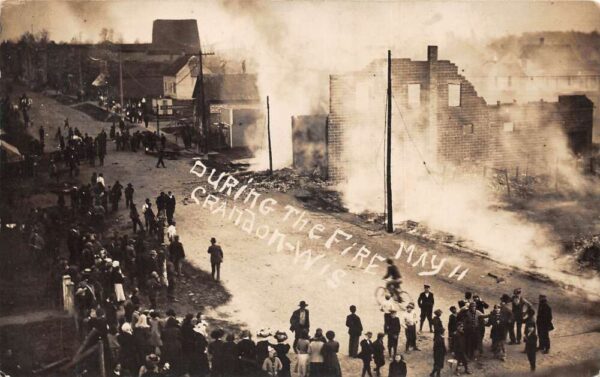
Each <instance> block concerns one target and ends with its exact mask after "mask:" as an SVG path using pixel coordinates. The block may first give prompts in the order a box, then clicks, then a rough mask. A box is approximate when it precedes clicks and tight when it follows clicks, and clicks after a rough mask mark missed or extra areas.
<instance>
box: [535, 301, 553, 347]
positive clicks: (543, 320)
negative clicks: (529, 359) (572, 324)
mask: <svg viewBox="0 0 600 377" xmlns="http://www.w3.org/2000/svg"><path fill="white" fill-rule="evenodd" d="M536 324H537V329H538V334H539V338H540V345H539V349H540V350H541V351H542V352H543V353H548V352H550V331H552V330H554V325H553V324H552V308H550V305H548V299H547V298H546V296H545V295H540V303H539V304H538V314H537V320H536Z"/></svg>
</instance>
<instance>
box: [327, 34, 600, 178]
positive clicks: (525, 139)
mask: <svg viewBox="0 0 600 377" xmlns="http://www.w3.org/2000/svg"><path fill="white" fill-rule="evenodd" d="M391 75H392V78H391V79H392V97H393V101H392V113H393V119H394V121H393V129H394V136H393V138H394V140H399V141H401V143H399V144H401V145H402V146H406V145H407V144H408V145H410V146H411V153H413V154H416V155H417V156H416V157H415V158H416V159H418V160H420V162H422V163H423V164H425V165H426V169H428V172H429V171H430V170H440V171H441V170H442V169H444V168H445V166H447V165H449V166H452V167H457V166H458V167H483V166H490V167H496V168H509V167H510V168H512V167H515V166H523V168H525V167H527V169H530V171H532V170H535V169H544V168H545V167H547V166H548V164H549V161H548V160H549V159H550V158H553V157H552V156H555V155H561V156H563V155H564V153H561V152H562V149H561V148H562V146H561V145H557V143H556V140H566V144H567V147H565V148H570V151H571V153H573V154H574V153H581V154H583V153H585V152H586V151H588V150H589V149H590V148H591V145H592V127H593V107H594V106H593V103H592V102H591V101H590V100H589V99H588V98H587V97H586V96H584V95H576V96H560V97H559V98H558V102H543V101H538V102H534V103H526V104H516V103H510V104H501V103H497V104H495V105H491V106H490V105H488V104H487V103H486V101H485V99H484V98H482V97H481V96H479V95H478V93H477V91H476V89H475V87H474V86H473V85H472V84H471V83H470V82H469V81H468V80H467V79H466V78H465V77H464V76H463V75H461V74H459V73H458V67H457V66H456V65H455V64H453V63H452V62H450V61H448V60H439V59H438V49H437V46H429V47H428V51H427V60H426V61H412V60H410V59H393V60H392V62H391ZM386 79H387V65H386V61H384V60H380V61H375V62H373V63H371V64H370V65H369V66H367V67H366V68H365V69H363V70H362V71H359V72H352V73H347V74H341V75H332V76H330V114H329V125H328V129H327V140H328V142H327V156H328V176H329V178H330V179H332V180H333V181H338V182H339V181H343V180H345V179H346V177H347V176H346V170H347V169H348V167H349V166H355V164H354V163H353V162H355V161H354V160H356V159H357V158H360V157H359V156H360V155H361V153H360V150H356V148H357V146H361V145H362V146H364V147H365V148H376V147H378V146H380V147H381V151H382V153H383V130H384V125H385V113H386V100H385V98H386V85H387V82H386ZM356 129H361V130H362V132H361V133H359V134H358V135H357V134H356V132H353V130H356ZM402 146H401V147H399V148H403V149H406V148H404V147H402ZM406 153H407V151H405V150H401V151H398V150H397V151H396V152H395V153H394V154H393V160H392V161H394V160H396V161H397V159H401V160H404V159H407V158H408V156H407V155H406ZM368 164H369V162H368V161H364V162H363V165H368Z"/></svg>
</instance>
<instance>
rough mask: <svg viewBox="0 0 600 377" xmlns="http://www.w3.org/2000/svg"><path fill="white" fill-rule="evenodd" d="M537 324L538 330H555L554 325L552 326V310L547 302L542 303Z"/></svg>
mask: <svg viewBox="0 0 600 377" xmlns="http://www.w3.org/2000/svg"><path fill="white" fill-rule="evenodd" d="M536 323H537V327H538V330H542V331H544V330H548V331H549V330H553V329H554V325H552V308H550V305H548V303H547V302H540V304H539V306H538V313H537V320H536Z"/></svg>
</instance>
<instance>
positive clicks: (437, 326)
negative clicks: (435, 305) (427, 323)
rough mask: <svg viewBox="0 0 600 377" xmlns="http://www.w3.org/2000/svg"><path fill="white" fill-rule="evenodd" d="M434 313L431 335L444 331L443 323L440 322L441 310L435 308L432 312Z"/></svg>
mask: <svg viewBox="0 0 600 377" xmlns="http://www.w3.org/2000/svg"><path fill="white" fill-rule="evenodd" d="M433 314H435V317H433V321H432V323H433V335H438V334H442V333H443V332H444V324H443V323H442V318H441V315H442V310H441V309H436V310H435V312H434V313H433Z"/></svg>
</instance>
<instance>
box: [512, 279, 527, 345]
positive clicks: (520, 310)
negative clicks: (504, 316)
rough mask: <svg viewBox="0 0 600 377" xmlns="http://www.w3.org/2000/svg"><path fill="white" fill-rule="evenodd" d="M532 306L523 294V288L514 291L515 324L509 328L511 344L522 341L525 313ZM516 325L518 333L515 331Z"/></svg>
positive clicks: (513, 311)
mask: <svg viewBox="0 0 600 377" xmlns="http://www.w3.org/2000/svg"><path fill="white" fill-rule="evenodd" d="M528 306H531V305H530V304H529V302H527V300H525V299H524V298H523V297H522V296H521V288H517V289H515V290H514V292H513V297H512V313H513V317H514V324H513V326H511V327H510V329H509V331H510V332H509V335H510V344H515V343H516V344H520V343H521V331H522V328H523V320H524V316H523V315H524V314H525V313H526V312H527V307H528ZM515 327H516V333H515Z"/></svg>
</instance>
